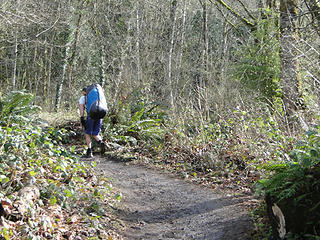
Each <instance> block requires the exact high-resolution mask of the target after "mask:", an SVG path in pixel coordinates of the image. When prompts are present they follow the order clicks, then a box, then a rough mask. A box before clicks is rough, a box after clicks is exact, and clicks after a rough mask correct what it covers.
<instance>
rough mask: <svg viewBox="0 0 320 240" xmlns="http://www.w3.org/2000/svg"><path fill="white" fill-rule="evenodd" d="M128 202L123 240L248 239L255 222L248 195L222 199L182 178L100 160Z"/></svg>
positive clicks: (123, 206)
mask: <svg viewBox="0 0 320 240" xmlns="http://www.w3.org/2000/svg"><path fill="white" fill-rule="evenodd" d="M96 160H97V162H98V163H99V164H98V168H99V169H100V170H101V171H103V172H104V174H105V175H106V176H108V177H110V178H112V179H113V181H114V185H115V187H116V188H118V189H119V191H120V192H121V193H122V195H123V198H122V200H121V203H120V205H119V206H118V208H117V209H116V215H117V217H118V218H119V219H120V220H122V221H123V222H124V223H125V224H124V225H125V226H127V227H126V228H125V229H124V230H122V232H121V234H122V235H123V237H124V239H128V240H135V239H141V240H142V239H145V240H153V239H154V240H160V239H163V240H164V239H166V240H167V239H184V240H188V239H198V240H224V239H228V240H233V239H234V240H245V239H251V238H250V231H251V230H252V228H253V227H252V223H251V222H250V217H249V214H248V210H246V208H245V207H244V206H245V204H246V202H247V201H249V200H250V198H249V197H248V196H247V197H246V196H238V197H235V196H231V195H230V194H229V195H227V194H220V193H217V192H215V191H213V190H212V189H210V188H207V187H203V186H200V185H197V184H193V183H189V182H187V181H185V180H183V179H178V178H177V177H175V176H173V175H171V174H168V173H163V172H160V171H157V170H155V169H150V168H147V167H145V166H137V165H133V164H129V163H127V162H123V161H121V160H117V159H111V158H108V157H106V158H96Z"/></svg>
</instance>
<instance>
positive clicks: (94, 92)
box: [86, 83, 108, 120]
mask: <svg viewBox="0 0 320 240" xmlns="http://www.w3.org/2000/svg"><path fill="white" fill-rule="evenodd" d="M86 109H87V114H88V116H90V117H91V118H92V119H94V120H98V119H102V118H104V117H105V116H106V114H107V112H108V105H107V101H106V98H105V96H104V93H103V89H102V87H101V86H100V85H99V84H97V83H95V84H92V85H90V86H88V87H87V89H86Z"/></svg>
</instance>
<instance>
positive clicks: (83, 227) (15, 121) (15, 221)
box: [0, 91, 118, 239]
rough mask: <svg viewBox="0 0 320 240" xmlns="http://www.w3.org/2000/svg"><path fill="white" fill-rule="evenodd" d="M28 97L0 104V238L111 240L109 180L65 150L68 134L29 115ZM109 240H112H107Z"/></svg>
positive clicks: (15, 94)
mask: <svg viewBox="0 0 320 240" xmlns="http://www.w3.org/2000/svg"><path fill="white" fill-rule="evenodd" d="M32 100H33V97H32V95H30V94H28V93H24V92H18V91H17V92H11V93H10V94H8V95H7V96H4V97H2V98H1V99H0V106H1V108H0V115H1V122H0V185H1V190H0V198H1V205H0V206H1V207H0V215H1V219H2V221H1V222H2V224H1V226H0V233H1V235H2V237H3V238H4V239H44V238H45V239H49V238H51V239H62V238H68V239H72V238H74V237H76V236H77V237H78V238H81V239H83V238H86V239H90V238H91V237H100V238H104V239H107V238H109V237H110V239H115V238H116V236H117V234H115V233H113V232H112V228H113V226H112V224H111V223H112V221H113V220H112V219H111V218H110V216H111V215H110V209H109V206H110V205H112V204H115V203H116V202H117V201H118V200H117V199H116V198H115V197H114V195H115V192H114V190H113V189H112V185H111V182H110V180H108V179H106V177H105V176H102V175H99V174H97V173H96V172H95V170H94V167H95V163H94V162H92V163H90V164H85V163H84V162H81V161H80V160H79V157H78V156H77V155H75V153H74V147H72V146H70V147H68V148H66V147H65V146H64V144H63V143H64V142H65V141H66V139H68V138H69V137H70V135H69V134H70V133H69V132H68V131H66V130H64V129H57V128H55V127H52V126H50V125H48V124H47V122H44V121H42V120H40V119H38V118H36V117H35V116H37V115H33V114H32V113H33V112H34V111H35V110H37V109H38V108H37V107H34V106H32ZM112 237H114V238H112Z"/></svg>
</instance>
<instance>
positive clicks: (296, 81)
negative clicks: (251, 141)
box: [280, 0, 303, 127]
mask: <svg viewBox="0 0 320 240" xmlns="http://www.w3.org/2000/svg"><path fill="white" fill-rule="evenodd" d="M297 19H298V10H297V1H296V0H280V65H281V81H282V91H283V101H284V106H285V112H286V116H287V119H288V124H289V126H290V127H292V126H293V124H294V119H295V114H296V112H297V110H299V109H301V106H302V105H303V98H302V83H301V77H300V69H299V61H298V57H297V42H298V40H299V36H298V21H297Z"/></svg>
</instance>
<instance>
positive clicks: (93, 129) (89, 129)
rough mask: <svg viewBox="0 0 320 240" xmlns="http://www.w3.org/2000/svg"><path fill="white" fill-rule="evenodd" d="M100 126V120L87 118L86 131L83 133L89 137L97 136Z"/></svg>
mask: <svg viewBox="0 0 320 240" xmlns="http://www.w3.org/2000/svg"><path fill="white" fill-rule="evenodd" d="M101 126H102V119H99V120H93V119H92V118H90V117H89V116H88V117H87V120H86V130H85V131H84V132H85V133H86V134H89V135H95V136H96V135H99V132H100V130H101Z"/></svg>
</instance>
